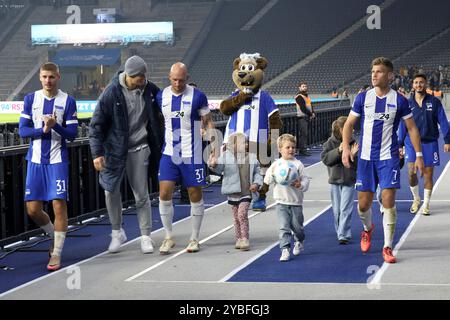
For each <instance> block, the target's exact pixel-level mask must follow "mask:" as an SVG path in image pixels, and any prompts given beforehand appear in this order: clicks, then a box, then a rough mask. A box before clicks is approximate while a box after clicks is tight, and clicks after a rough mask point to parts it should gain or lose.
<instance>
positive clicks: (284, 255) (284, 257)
mask: <svg viewBox="0 0 450 320" xmlns="http://www.w3.org/2000/svg"><path fill="white" fill-rule="evenodd" d="M290 257H291V255H290V254H289V249H287V248H284V249H283V250H281V257H280V261H283V262H284V261H289V259H290Z"/></svg>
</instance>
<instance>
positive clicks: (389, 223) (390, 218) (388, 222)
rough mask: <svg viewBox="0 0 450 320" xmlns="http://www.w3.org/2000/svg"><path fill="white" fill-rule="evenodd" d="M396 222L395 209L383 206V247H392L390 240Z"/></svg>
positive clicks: (392, 237) (391, 239)
mask: <svg viewBox="0 0 450 320" xmlns="http://www.w3.org/2000/svg"><path fill="white" fill-rule="evenodd" d="M396 222H397V209H396V208H395V207H393V208H389V209H387V208H384V215H383V230H384V248H386V247H389V248H391V249H393V248H392V242H393V241H394V233H395V225H396Z"/></svg>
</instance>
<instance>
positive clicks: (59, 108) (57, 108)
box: [55, 105, 64, 110]
mask: <svg viewBox="0 0 450 320" xmlns="http://www.w3.org/2000/svg"><path fill="white" fill-rule="evenodd" d="M55 109H56V110H64V107H61V106H56V105H55Z"/></svg>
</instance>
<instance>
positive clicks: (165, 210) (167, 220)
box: [159, 199, 174, 238]
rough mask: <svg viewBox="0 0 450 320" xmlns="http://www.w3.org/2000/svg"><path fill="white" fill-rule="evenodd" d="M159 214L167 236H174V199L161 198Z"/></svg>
mask: <svg viewBox="0 0 450 320" xmlns="http://www.w3.org/2000/svg"><path fill="white" fill-rule="evenodd" d="M159 214H160V216H161V222H162V225H163V227H164V231H165V232H166V238H172V220H173V214H174V213H173V203H172V200H169V201H164V200H161V199H159Z"/></svg>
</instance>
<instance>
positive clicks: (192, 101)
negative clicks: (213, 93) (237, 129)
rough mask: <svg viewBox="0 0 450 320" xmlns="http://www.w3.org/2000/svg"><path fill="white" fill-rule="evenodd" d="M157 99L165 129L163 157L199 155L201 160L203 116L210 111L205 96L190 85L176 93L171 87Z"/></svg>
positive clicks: (161, 92) (160, 93)
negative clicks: (181, 91)
mask: <svg viewBox="0 0 450 320" xmlns="http://www.w3.org/2000/svg"><path fill="white" fill-rule="evenodd" d="M156 100H157V102H158V105H159V106H160V108H161V112H162V114H163V115H164V121H165V128H166V130H165V139H164V140H165V142H164V146H163V154H165V155H168V156H178V157H182V158H191V157H194V156H195V155H198V154H199V155H200V157H201V155H202V137H201V133H200V129H201V117H202V116H205V115H206V114H208V113H209V112H210V111H209V107H208V99H207V98H206V96H205V94H204V93H203V92H201V91H200V90H198V89H196V88H194V87H191V86H186V90H184V92H183V93H181V94H175V93H173V92H172V89H171V87H170V86H169V87H167V88H165V89H164V90H163V91H160V92H159V93H158V95H157V96H156Z"/></svg>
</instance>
